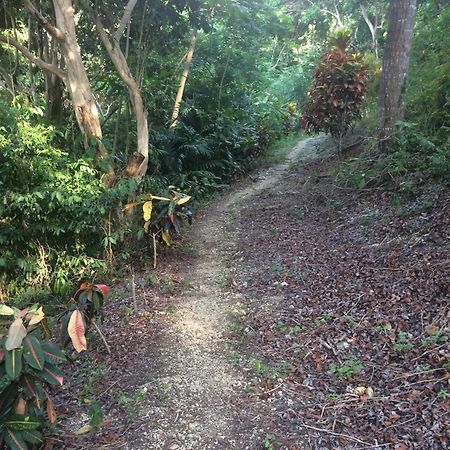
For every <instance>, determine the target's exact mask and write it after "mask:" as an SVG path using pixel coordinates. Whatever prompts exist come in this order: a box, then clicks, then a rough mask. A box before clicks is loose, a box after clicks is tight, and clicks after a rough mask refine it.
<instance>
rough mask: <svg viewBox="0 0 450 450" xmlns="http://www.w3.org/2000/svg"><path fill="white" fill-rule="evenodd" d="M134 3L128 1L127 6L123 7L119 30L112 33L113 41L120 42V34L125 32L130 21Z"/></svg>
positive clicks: (130, 0)
mask: <svg viewBox="0 0 450 450" xmlns="http://www.w3.org/2000/svg"><path fill="white" fill-rule="evenodd" d="M136 3H137V0H129V1H128V3H127V6H125V8H124V10H123V15H122V19H121V20H120V25H119V28H117V30H116V32H115V33H114V40H115V41H116V42H119V41H120V38H121V37H122V34H123V32H124V31H125V28H126V27H127V25H128V22H129V21H130V20H131V14H132V13H133V9H134V7H135V6H136Z"/></svg>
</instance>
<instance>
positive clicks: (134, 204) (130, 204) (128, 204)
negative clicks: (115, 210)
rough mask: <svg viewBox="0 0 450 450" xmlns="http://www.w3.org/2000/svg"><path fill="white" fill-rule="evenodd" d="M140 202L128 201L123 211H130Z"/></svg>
mask: <svg viewBox="0 0 450 450" xmlns="http://www.w3.org/2000/svg"><path fill="white" fill-rule="evenodd" d="M138 204H139V203H136V202H134V203H127V204H126V205H125V206H124V207H123V208H122V211H128V210H129V209H131V208H134V207H135V206H136V205H138Z"/></svg>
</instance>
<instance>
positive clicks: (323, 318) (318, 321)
mask: <svg viewBox="0 0 450 450" xmlns="http://www.w3.org/2000/svg"><path fill="white" fill-rule="evenodd" d="M332 317H333V314H331V313H323V314H321V315H320V316H319V317H318V318H317V319H315V320H314V323H315V324H316V325H322V324H323V323H325V322H327V321H328V320H331V318H332Z"/></svg>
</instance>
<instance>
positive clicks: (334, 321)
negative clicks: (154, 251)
mask: <svg viewBox="0 0 450 450" xmlns="http://www.w3.org/2000/svg"><path fill="white" fill-rule="evenodd" d="M354 151H355V149H354V148H352V152H354ZM350 156H351V155H350V154H349V155H344V156H343V157H344V158H345V157H350ZM338 163H339V161H338V159H337V158H336V157H334V156H332V154H331V152H330V144H329V142H328V141H327V140H326V139H325V138H313V139H306V140H303V141H301V142H300V143H298V144H297V145H296V146H295V147H294V148H293V150H292V151H291V152H290V153H289V155H288V157H287V159H286V161H285V162H284V163H282V164H280V165H277V166H274V167H272V168H269V169H263V170H260V171H259V172H257V173H255V174H253V175H252V176H251V177H249V178H248V179H246V180H244V181H243V182H241V183H238V184H237V185H236V186H234V187H233V188H231V189H230V191H229V192H228V193H225V194H224V195H223V196H222V197H220V198H219V199H217V200H214V201H212V202H211V203H210V205H209V206H208V207H207V208H205V210H204V211H203V212H202V213H201V214H198V217H197V219H196V222H195V223H194V225H193V227H192V229H191V230H190V231H188V233H187V234H186V235H185V236H184V237H183V239H182V241H180V242H179V243H178V244H177V245H175V246H174V248H172V249H170V252H165V254H164V255H162V256H161V258H160V260H159V267H158V269H157V270H155V271H151V270H149V271H147V272H142V273H137V274H136V277H135V288H136V290H135V292H136V295H135V298H133V295H132V291H133V289H132V288H133V287H132V285H131V284H132V283H131V282H130V281H127V282H122V283H119V284H118V285H117V287H116V288H115V289H114V291H115V292H113V295H112V298H111V300H110V303H109V306H108V307H107V310H106V318H105V323H104V325H103V330H104V333H105V336H106V339H107V340H108V342H109V344H110V346H111V349H112V353H111V354H108V353H107V352H106V351H105V350H104V348H103V346H102V343H101V341H100V340H99V339H94V343H95V344H94V347H95V348H92V349H91V350H90V351H89V352H87V353H86V354H83V355H82V356H81V357H80V358H79V359H78V360H77V362H76V366H75V370H74V373H75V375H74V376H72V378H71V379H70V380H69V382H68V383H67V384H66V386H65V389H64V394H63V396H61V397H60V398H59V402H58V403H59V405H58V412H59V414H60V416H61V418H62V421H63V427H62V433H60V434H59V436H58V437H57V438H55V441H54V443H55V444H56V447H58V448H70V449H81V448H83V449H86V448H89V449H94V448H98V449H101V448H102V449H108V448H109V449H128V450H138V449H167V450H172V449H179V450H187V449H198V450H203V449H204V450H206V449H239V450H244V449H254V450H258V449H267V450H270V449H289V450H295V449H333V450H334V449H357V448H358V449H359V448H361V449H370V448H388V449H389V448H391V449H398V450H406V449H424V450H425V449H440V448H446V447H447V446H448V445H449V435H448V429H449V425H450V423H449V422H450V419H449V417H450V414H449V413H450V400H449V392H450V388H449V379H450V360H449V356H450V355H449V334H448V331H449V328H448V325H449V319H450V316H449V314H450V313H449V287H450V284H449V281H450V280H449V268H450V259H449V255H450V235H449V230H450V192H449V190H448V189H447V188H445V187H443V186H440V185H428V186H427V187H426V188H424V189H423V190H422V191H421V192H418V194H417V197H416V198H414V199H410V200H408V201H407V202H405V203H403V204H401V205H398V203H397V204H396V206H392V204H391V203H392V202H391V201H390V198H391V197H392V196H391V193H389V192H388V191H386V190H385V189H372V190H370V191H361V190H359V191H354V190H350V189H349V190H347V189H342V188H339V187H338V186H336V185H335V170H336V167H337V164H338ZM80 392H81V396H80ZM94 399H96V400H98V401H99V403H100V404H101V405H102V410H103V414H104V421H103V424H102V426H101V427H100V428H99V429H98V430H96V431H93V432H91V433H88V434H79V435H74V431H76V430H79V429H80V428H81V427H83V426H84V425H86V423H88V422H89V413H88V412H89V410H90V408H91V406H92V401H93V400H94Z"/></svg>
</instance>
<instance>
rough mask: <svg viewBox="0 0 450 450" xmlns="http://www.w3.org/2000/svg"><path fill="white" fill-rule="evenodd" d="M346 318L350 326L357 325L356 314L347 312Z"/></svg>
mask: <svg viewBox="0 0 450 450" xmlns="http://www.w3.org/2000/svg"><path fill="white" fill-rule="evenodd" d="M344 319H345V320H346V322H347V323H348V324H349V325H350V326H352V327H354V326H355V325H356V319H355V317H354V316H352V315H348V314H346V315H345V316H344Z"/></svg>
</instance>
